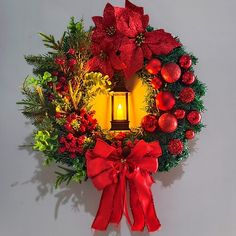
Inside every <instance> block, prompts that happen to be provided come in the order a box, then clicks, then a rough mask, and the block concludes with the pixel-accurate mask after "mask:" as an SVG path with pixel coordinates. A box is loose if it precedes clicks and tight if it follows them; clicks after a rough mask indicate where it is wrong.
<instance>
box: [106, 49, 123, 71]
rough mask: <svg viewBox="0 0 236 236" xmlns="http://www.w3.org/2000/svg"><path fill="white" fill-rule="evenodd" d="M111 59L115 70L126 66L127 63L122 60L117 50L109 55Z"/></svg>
mask: <svg viewBox="0 0 236 236" xmlns="http://www.w3.org/2000/svg"><path fill="white" fill-rule="evenodd" d="M109 59H110V62H111V65H112V67H113V68H114V69H115V70H123V69H125V68H126V65H125V63H124V62H122V61H121V59H120V58H119V57H118V56H117V55H116V52H114V51H112V52H111V53H110V55H109Z"/></svg>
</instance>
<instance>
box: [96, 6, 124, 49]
mask: <svg viewBox="0 0 236 236" xmlns="http://www.w3.org/2000/svg"><path fill="white" fill-rule="evenodd" d="M92 19H93V22H94V24H95V29H94V31H93V34H92V41H93V42H98V43H100V42H101V41H102V40H104V38H105V39H106V40H112V41H113V43H114V44H119V43H120V41H121V39H122V37H123V35H122V34H121V33H120V32H119V31H118V30H117V26H116V16H115V7H113V6H112V5H111V4H110V3H107V5H106V6H105V8H104V12H103V17H101V16H94V17H93V18H92Z"/></svg>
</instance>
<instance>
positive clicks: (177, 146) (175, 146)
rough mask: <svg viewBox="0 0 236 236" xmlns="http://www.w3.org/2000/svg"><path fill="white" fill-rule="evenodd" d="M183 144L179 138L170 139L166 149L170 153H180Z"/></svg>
mask: <svg viewBox="0 0 236 236" xmlns="http://www.w3.org/2000/svg"><path fill="white" fill-rule="evenodd" d="M183 149H184V145H183V142H182V141H181V140H179V139H171V140H170V142H169V144H168V151H169V153H170V154H172V155H180V154H181V153H182V152H183Z"/></svg>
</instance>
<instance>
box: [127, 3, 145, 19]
mask: <svg viewBox="0 0 236 236" xmlns="http://www.w3.org/2000/svg"><path fill="white" fill-rule="evenodd" d="M125 7H126V8H128V9H129V10H132V11H134V12H136V13H138V14H140V15H143V14H144V10H143V7H138V6H136V5H134V4H133V3H131V2H130V1H129V0H126V1H125Z"/></svg>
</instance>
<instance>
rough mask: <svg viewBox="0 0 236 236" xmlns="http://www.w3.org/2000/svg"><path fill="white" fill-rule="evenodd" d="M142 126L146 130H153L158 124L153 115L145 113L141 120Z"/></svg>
mask: <svg viewBox="0 0 236 236" xmlns="http://www.w3.org/2000/svg"><path fill="white" fill-rule="evenodd" d="M141 126H142V128H143V129H144V130H145V131H147V132H150V133H152V132H154V131H155V130H156V128H157V126H158V120H157V118H156V116H154V115H146V116H144V117H143V119H142V122H141Z"/></svg>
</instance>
